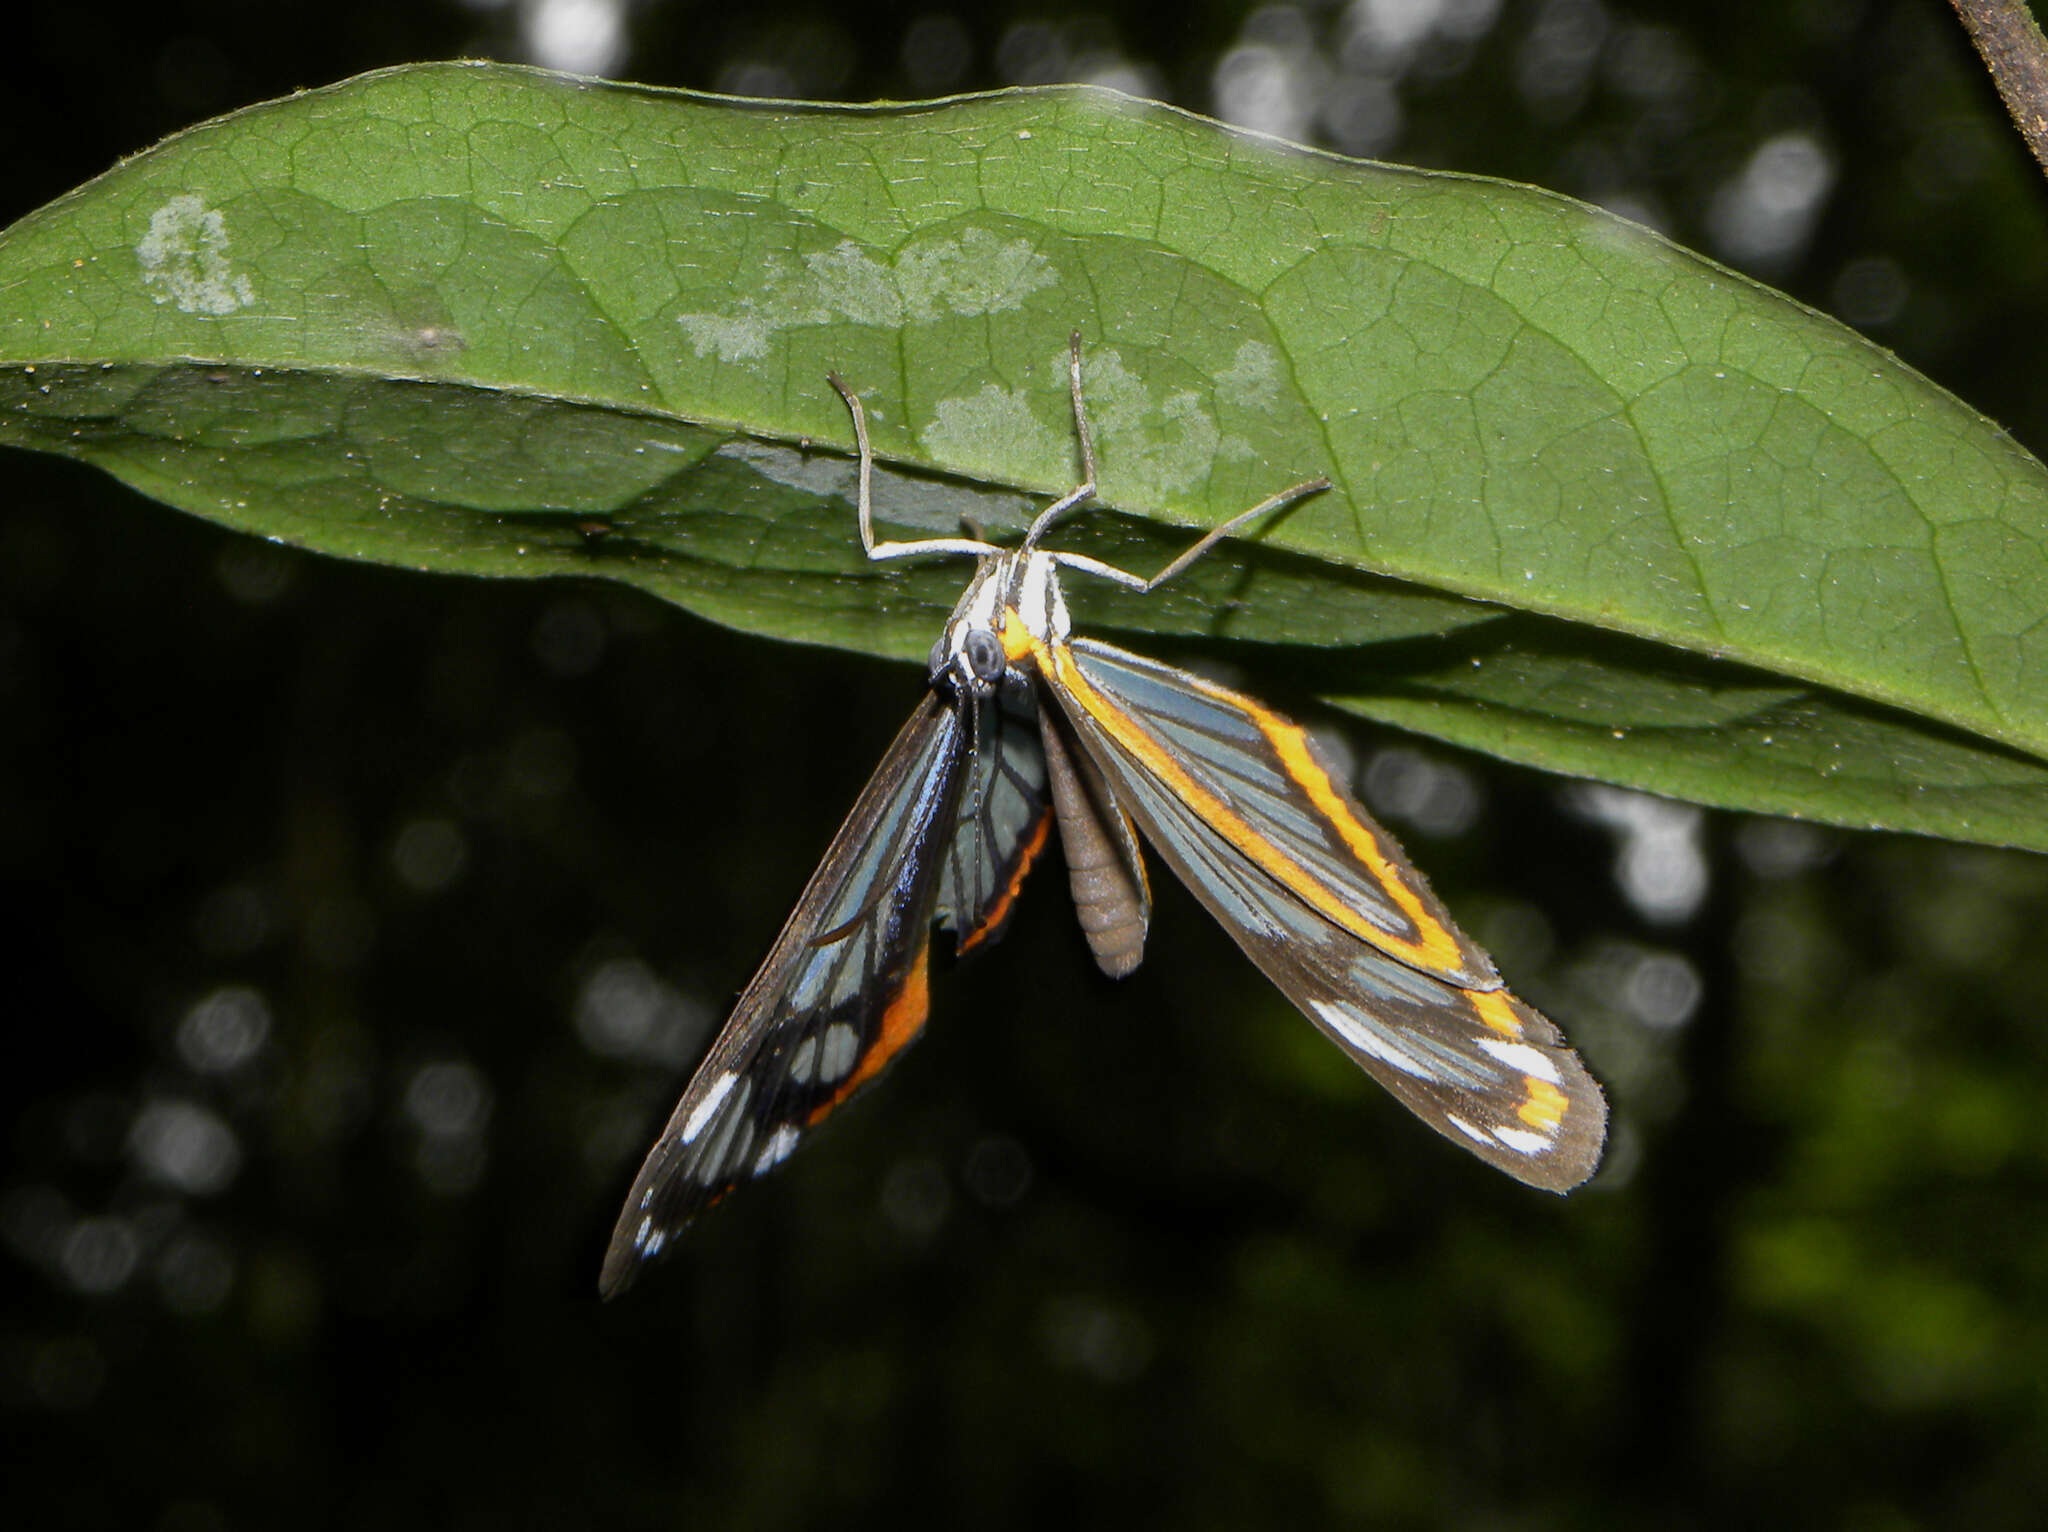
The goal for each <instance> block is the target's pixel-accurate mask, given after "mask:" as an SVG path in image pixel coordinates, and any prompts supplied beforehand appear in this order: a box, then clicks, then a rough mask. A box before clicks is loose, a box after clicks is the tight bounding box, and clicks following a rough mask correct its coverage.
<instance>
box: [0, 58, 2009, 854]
mask: <svg viewBox="0 0 2048 1532" xmlns="http://www.w3.org/2000/svg"><path fill="white" fill-rule="evenodd" d="M1074 329H1079V330H1081V331H1082V332H1083V334H1084V336H1085V337H1086V341H1087V352H1086V365H1087V372H1088V387H1089V399H1090V405H1091V410H1092V412H1093V415H1094V418H1095V421H1096V424H1097V427H1098V440H1099V446H1100V457H1101V464H1102V471H1103V486H1102V498H1103V500H1104V501H1105V502H1106V503H1108V504H1110V505H1113V506H1115V507H1116V508H1117V509H1118V511H1119V512H1120V513H1121V514H1115V515H1112V514H1108V513H1097V514H1096V515H1093V516H1088V517H1082V518H1079V519H1078V520H1077V521H1076V522H1075V523H1074V524H1073V526H1072V527H1071V529H1070V531H1069V532H1068V533H1064V534H1062V535H1063V537H1066V538H1068V539H1070V541H1068V542H1067V543H1065V544H1064V545H1066V546H1072V547H1075V548H1078V549H1082V550H1085V551H1088V552H1092V553H1095V554H1098V555H1099V556H1102V557H1107V558H1112V559H1115V560H1117V561H1118V562H1122V563H1125V564H1126V565H1127V566H1129V567H1134V568H1138V569H1146V568H1149V567H1156V565H1157V564H1160V563H1163V562H1164V561H1165V559H1166V558H1167V557H1169V556H1170V555H1171V554H1172V553H1173V552H1174V551H1175V550H1176V549H1177V548H1178V547H1180V546H1182V545H1184V543H1185V541H1186V539H1187V537H1188V535H1189V533H1188V531H1187V530H1186V529H1189V528H1194V527H1200V526H1207V525H1214V524H1216V523H1217V522H1219V521H1221V520H1222V519H1223V518H1225V517H1226V516H1228V515H1230V514H1231V513H1233V512H1235V511H1237V510H1240V509H1242V508H1244V507H1245V506H1248V505H1250V504H1253V503H1255V502H1256V501H1258V500H1260V499H1262V498H1263V497H1265V496H1266V495H1268V494H1270V493H1272V492H1273V491H1275V490H1277V489H1279V488H1281V487H1283V486H1285V485H1286V484H1288V483H1291V482H1294V481H1296V480H1299V479H1302V478H1305V477H1307V476H1309V475H1312V474H1315V473H1328V474H1329V475H1330V476H1331V477H1332V478H1333V479H1334V480H1335V482H1336V486H1337V487H1336V488H1335V489H1334V490H1332V491H1331V492H1330V493H1328V494H1325V495H1322V496H1318V497H1316V498H1314V499H1312V500H1310V501H1308V502H1306V503H1304V504H1302V505H1300V506H1298V507H1297V508H1295V509H1294V510H1292V511H1290V512H1287V513H1285V514H1283V515H1281V516H1279V517H1277V518H1275V520H1274V521H1273V523H1272V524H1271V525H1270V526H1269V527H1267V528H1264V529H1261V530H1259V531H1257V532H1255V533H1254V534H1253V535H1252V539H1250V540H1238V541H1233V542H1231V543H1229V544H1227V545H1225V546H1224V547H1222V548H1219V549H1218V550H1217V553H1216V554H1215V555H1214V556H1213V557H1211V558H1210V559H1208V560H1206V561H1204V563H1202V564H1200V565H1198V566H1196V568H1195V569H1193V570H1191V571H1190V572H1189V574H1188V575H1187V576H1186V577H1184V579H1183V580H1182V581H1180V582H1178V583H1177V584H1176V585H1175V586H1173V587H1169V588H1168V590H1166V591H1164V592H1162V593H1160V594H1159V595H1157V596H1155V597H1152V598H1150V599H1148V600H1139V599H1136V598H1133V597H1130V596H1128V595H1126V594H1124V593H1120V592H1115V591H1104V592H1101V593H1099V594H1098V593H1096V592H1092V591H1084V590H1081V589H1078V588H1077V589H1075V590H1073V591H1071V592H1070V595H1071V597H1072V599H1073V600H1074V601H1075V604H1076V605H1077V607H1078V608H1079V612H1080V616H1081V620H1082V621H1083V622H1084V623H1090V624H1092V625H1094V626H1096V627H1098V628H1112V629H1119V630H1123V631H1125V632H1130V633H1142V634H1164V635H1179V636H1183V637H1187V638H1207V639H1222V640H1229V641H1235V642H1238V643H1241V644H1256V645H1260V646H1265V647H1261V648H1258V649H1255V650H1254V649H1249V648H1247V649H1244V650H1242V651H1241V652H1242V653H1243V654H1244V655H1245V656H1247V657H1249V658H1250V659H1251V660H1252V661H1253V662H1254V663H1256V664H1258V665H1259V666H1261V667H1262V668H1263V667H1265V666H1267V665H1270V666H1272V667H1273V669H1272V674H1273V675H1275V676H1276V677H1278V678H1279V680H1278V684H1279V685H1281V686H1282V688H1283V689H1289V688H1291V689H1293V690H1296V691H1300V690H1312V691H1314V692H1317V693H1319V694H1321V695H1323V696H1326V697H1329V698H1331V699H1333V700H1336V701H1339V702H1340V703H1342V704H1343V705H1345V706H1349V707H1352V708H1355V709H1356V710H1358V711H1360V712H1364V713H1368V714H1371V715H1373V716H1376V717H1380V718H1384V719H1388V720H1390V721H1393V722H1396V723H1400V724H1403V725H1406V726H1408V727H1412V728H1416V729H1420V730H1423V731H1425V732H1429V733H1433V734H1437V735H1440V736H1442V737H1444V738H1447V739H1452V740H1456V741H1459V742H1461V743H1464V744H1468V745H1471V746H1473V747H1475V748H1478V749H1482V750H1488V751H1492V752H1494V753H1496V754H1499V755H1503V756H1508V757H1511V758H1514V759H1519V760H1525V761H1531V762H1534V763H1537V764H1540V765H1547V766H1552V767H1555V768H1557V769H1560V770H1565V771H1571V772H1578V773H1584V774H1586V775H1592V776H1598V777H1602V778H1605V779H1608V780H1611V781H1616V782H1621V783H1626V784H1630V785H1634V786H1638V787H1644V788H1649V789H1653V790H1657V791H1662V792H1669V793H1674V794H1678V795H1682V796H1686V797H1693V798H1700V799H1703V800H1706V801H1709V802H1715V803H1721V804H1728V805H1733V806H1740V807H1747V808H1759V809H1769V810H1777V811H1782V812H1789V813H1799V814H1804V815H1808V816H1811V817H1815V818H1821V819H1828V820H1833V821H1837V822H1843V823H1852V824H1869V825H1884V826H1891V827H1896V828H1903V829H1912V830H1920V831H1925V832H1929V833H1935V834H1942V835H1949V836H1956V837H1963V838H1970V839H1980V840H1987V841H1994V842H2002V843H2009V844H2015V845H2025V846H2030V847H2035V848H2041V849H2048V813H2044V812H2042V811H2043V809H2048V764H2044V760H2048V686H2044V684H2043V683H2042V681H2041V680H2040V679H2038V678H2039V677H2041V676H2044V675H2048V623H2043V622H2042V621H2041V620H2040V619H2041V618H2042V617H2043V615H2044V614H2048V559H2044V556H2043V546H2044V535H2048V475H2044V472H2043V469H2042V466H2041V464H2040V463H2038V462H2037V461H2036V460H2035V459H2033V458H2032V457H2030V456H2029V455H2028V454H2027V453H2025V452H2024V451H2022V450H2021V449H2020V448H2019V447H2017V446H2016V445H2014V444H2013V442H2012V441H2011V440H2010V439H2008V438H2007V437H2006V436H2005V435H2004V434H2003V433H2002V432H2000V431H1999V430H1998V429H1997V428H1996V427H1995V426H1993V425H1992V424H1991V423H1989V422H1988V421H1986V420H1984V419H1983V418H1982V417H1981V416H1979V415H1977V414H1975V413H1974V412H1972V411H1971V410H1969V409H1968V408H1967V407H1966V406H1964V405H1962V404H1960V403H1958V402H1957V401H1956V400H1955V399H1953V398H1951V397H1950V396H1949V395H1947V394H1945V393H1943V392H1942V391H1941V390H1940V389H1938V388H1936V387H1935V386H1934V385H1932V384H1931V383H1929V382H1928V381H1927V380H1926V379H1924V378H1922V377H1920V376H1919V375H1917V374H1916V373H1914V372H1912V371H1911V370H1910V369H1908V368H1906V367H1904V366H1902V365H1901V364H1900V363H1899V362H1898V361H1896V360H1895V359H1894V358H1892V357H1890V356H1888V355H1887V354H1886V353H1884V352H1883V351H1881V350H1879V349H1877V348H1875V347H1873V346H1871V345H1869V344H1868V343H1866V342H1864V341H1863V340H1861V339H1860V338H1858V337H1857V336H1856V335H1854V334H1853V333H1851V332H1850V331H1848V330H1846V329H1844V328H1843V327H1841V326H1840V325H1838V324H1835V323H1834V322H1832V321H1830V320H1828V319H1826V318H1824V317H1822V316H1819V315H1816V314H1814V313H1811V312H1809V311H1807V310H1805V309H1803V308H1800V307H1799V306H1797V305H1796V304H1793V303H1791V302H1790V301H1788V300H1787V299H1785V298H1783V297H1782V296H1779V295H1777V294H1774V293H1772V292H1769V291H1768V290H1765V289H1763V288H1760V287H1757V286H1756V285H1754V284H1752V283H1750V282H1748V281H1746V280H1744V279H1742V278H1740V277H1738V276H1735V275H1733V274H1731V273H1729V272H1727V271H1724V270H1722V269H1720V268H1719V267H1716V266H1714V265H1712V264H1711V263H1709V262H1707V261H1704V260H1701V259H1700V258H1698V257H1696V256H1693V255H1690V254H1688V253H1686V252H1684V251H1681V250H1677V249H1675V248H1673V247H1672V246H1671V245H1669V244H1668V243H1666V242H1664V241H1663V240H1661V239H1659V238H1658V237H1657V236H1655V235H1653V234H1650V233H1647V232H1646V231H1644V230H1642V229H1639V228H1636V227H1634V226H1632V225H1629V224H1627V223H1624V222H1622V221H1620V220H1617V219H1615V218H1612V217H1610V216H1608V215H1606V214H1603V213H1600V212H1598V211H1596V210H1594V209H1590V208H1587V207H1584V206H1581V205H1579V204H1577V203H1573V202H1570V201H1568V200H1566V199H1563V198H1560V197H1555V196H1551V195H1548V194H1546V193H1543V192H1539V191H1535V190H1531V189H1529V188H1526V187H1518V186H1511V185H1504V184H1500V183H1496V182H1486V181H1479V180H1474V179H1469V178H1463V177H1457V176H1448V175H1437V174H1428V173H1423V172H1418V171H1408V170H1398V169H1391V168H1388V167H1384V166H1377V165H1368V164H1359V163H1354V162H1349V161H1344V160H1340V159H1335V158H1332V157H1329V156H1325V155H1320V154H1315V153H1311V152H1308V151H1305V150H1299V149H1294V148H1290V147H1288V146H1285V145H1281V144H1276V143H1272V142H1268V141H1265V140H1260V139H1257V138H1253V137H1249V136H1246V135H1243V134H1238V133H1232V132H1229V131H1227V130H1225V129H1223V128H1220V127H1218V126H1216V125H1215V124H1213V123H1209V122H1205V121H1202V120H1200V119H1198V118H1193V117H1189V116H1187V115H1185V114H1182V113H1180V112H1176V111H1172V110H1169V109H1167V108H1163V107H1157V106H1151V105H1147V104H1144V103H1139V102H1134V101H1130V100H1127V99H1125V98H1123V97H1119V96H1116V95H1113V94H1109V93H1104V92H1100V91H1089V90H1076V89H1056V90H1044V91H1020V92H1011V93H1005V94H1001V95H996V96H988V97H980V98H974V99H969V100H962V101H957V102H950V103H941V104H938V105H934V106H910V107H880V108H868V109H840V108H833V109H826V108H810V107H800V106H790V105H786V104H742V103H734V102H730V101H717V100H709V99H706V98H702V97H696V96H690V95H685V94H681V93H674V92H663V91H651V90H641V89H632V88H627V87H622V86H613V85H603V84H594V83H590V82H584V81H571V80H566V79H562V78H558V77H555V76H550V75H547V74H542V73H536V72H531V71H522V70H515V69H506V68H499V67H492V66H470V65H436V66H421V67H413V68H406V69H399V70H393V71H390V72H387V73H383V74H378V75H370V76H365V77H362V78H360V79H357V80H353V81H349V82H347V83H345V84H342V85H339V86H336V87H334V88H332V89H329V90H324V91H316V92H311V93H308V94H305V95H301V96H295V97H293V98H291V99H289V100H286V101H280V102H274V103H270V104H268V105H264V106H259V107H255V108H251V109H250V110H248V111H244V112H240V113H237V114H235V115H234V116H231V117H228V118H223V119H221V120H219V121H217V122H213V123H209V124H206V125H204V126H201V127H199V128H195V129H193V130H191V131H189V132H187V133H184V134H181V135H179V136H178V137H176V138H174V139H172V140H170V141H169V142H167V143H165V144H164V145H162V146H160V147H159V148H157V149H155V150H153V151H151V152H150V153H148V154H145V155H142V156H139V157H138V158H136V159H134V160H131V161H129V162H127V163H125V164H123V165H121V166H120V167H118V168H117V169H115V170H114V171H112V172H110V173H109V174H107V175H106V176H103V177H101V178H100V179H99V180H97V181H95V182H93V183H91V184H90V185H88V186H86V187H84V188H82V189H80V190H79V191H78V192H76V193H74V194H73V195H71V196H69V197H67V198H64V199H63V200H61V201H59V202H57V203H55V204H53V205H51V206H50V207H48V208H45V209H43V210H42V211H40V212H38V213H35V214H32V215H31V216H29V217H28V218H25V219H23V220H22V221H21V222H20V223H18V224H16V225H15V226H14V227H13V228H12V229H10V230H9V231H7V233H6V234H5V235H4V236H0V440H4V441H8V442H12V443H15V444H18V445H21V446H25V447H30V448H37V449H42V450H47V451H54V452H60V453H64V454H67V455H70V456H73V457H77V458H80V459H83V460H85V461H87V462H91V463H95V464H98V465H100V466H101V467H103V468H105V469H107V470H108V471H109V472H111V473H113V474H115V475H116V476H118V477H119V478H121V479H122V480H124V481H125V482H127V483H129V484H131V485H133V486H135V487H136V488H137V489H139V490H141V491H142V492H143V493H145V494H148V495H152V496H154V497H156V498H158V499H160V500H163V501H165V502H167V503H169V504H171V505H175V506H179V507H181V508H183V509H186V510H189V511H192V512H195V513H197V514H200V515H204V516H207V517H210V518H213V519H215V520H217V521H220V522H222V523H224V524H227V525H229V526H234V527H239V528H243V529H246V530H249V531H252V532H257V533H260V534H262V535H265V536H271V537H276V538H280V539H284V540H286V541H290V542H293V543H297V544H300V545H303V546H306V547H310V548H317V549H322V550H325V551H328V552H333V553H339V554H343V555H346V556H349V557H355V558H369V559H377V560H381V561H385V562H389V563H394V564H401V565H406V566H409V567H414V568H420V569H434V570H445V571H450V572H461V573H469V574H486V575H543V574H578V575H596V576H603V577H609V578H614V579H620V580H625V581H628V582H630V583H632V584H635V585H638V586H640V587H642V588H644V589H646V590H649V591H652V592H654V593H655V594H657V595H659V596H661V597H663V598H665V599H668V600H671V601H675V602H677V603H679V604H681V605H684V606H687V607H689V608H691V609H693V610H695V611H698V612H701V613H703V614H704V615H706V616H708V617H711V618H713V619H715V620H717V621H720V622H724V623H729V624H733V625H735V626H738V627H742V628H747V629H751V630H755V631H759V632H763V633H772V634H775V635H777V636H780V637H784V638H793V639H801V640H806V641H811V642H818V643H829V644H837V645H844V646H847V647H851V648H860V649H867V650H871V651H874V652H877V653H885V654H893V655H902V656H915V655H921V654H922V653H923V652H924V650H925V649H926V647H927V646H928V645H929V643H930V640H931V637H932V635H933V633H934V632H935V631H936V627H937V623H938V621H939V619H940V617H941V616H942V614H943V613H944V612H945V611H946V610H947V609H949V608H950V605H951V602H952V598H953V595H954V594H955V592H957V590H958V589H959V588H960V586H961V584H962V583H963V574H962V571H961V570H960V569H959V568H958V567H957V566H949V565H948V564H947V563H946V562H945V561H934V562H933V563H932V564H926V565H919V566H916V567H911V566H906V565H889V566H883V567H877V566H871V565H868V564H866V563H865V562H864V561H863V560H862V558H861V556H860V550H859V546H858V542H857V540H856V538H855V536H854V528H853V517H852V512H851V509H850V503H851V491H852V483H853V473H852V464H851V461H850V460H849V457H848V455H847V452H848V445H849V442H850V436H851V432H850V428H849V424H848V421H847V418H846V414H845V411H844V409H843V407H842V406H841V404H840V401H839V400H838V398H837V397H836V396H835V395H834V394H833V393H832V391H831V390H830V389H829V388H828V387H827V386H826V384H825V374H826V372H827V371H828V370H829V371H836V372H838V373H839V374H841V375H842V376H843V377H845V378H846V379H847V380H848V381H849V382H850V383H851V384H852V386H854V387H855V388H856V389H858V390H859V391H860V392H861V394H862V396H863V397H864V398H865V399H866V401H867V403H868V408H869V410H870V412H871V417H872V420H873V423H874V427H875V436H876V443H877V448H878V450H879V451H880V453H881V454H882V456H883V457H884V459H885V460H886V462H887V463H888V464H890V465H893V466H892V467H890V468H888V469H887V470H885V472H884V473H883V474H882V475H881V476H880V478H879V482H878V502H879V504H880V507H881V510H882V516H883V519H884V520H885V521H887V522H888V523H890V525H891V526H892V528H893V529H894V530H895V531H896V533H897V534H898V535H902V534H904V533H906V532H907V533H916V532H924V533H942V534H950V533H953V532H955V531H956V530H957V528H958V527H959V525H960V523H961V519H962V517H963V516H968V517H971V518H973V519H974V520H975V521H976V522H978V523H979V524H980V525H981V526H982V527H984V528H985V529H986V530H987V531H988V532H989V533H990V534H991V535H998V536H999V535H1002V534H1004V533H1008V532H1014V531H1015V530H1017V529H1019V528H1021V527H1022V526H1023V525H1024V523H1025V522H1026V521H1027V520H1028V518H1029V515H1030V513H1031V511H1032V509H1033V506H1034V504H1035V503H1036V502H1038V501H1039V500H1041V499H1042V498H1043V497H1046V496H1049V495H1053V494H1057V493H1059V492H1060V491H1061V490H1063V489H1065V488H1066V487H1067V486H1068V485H1069V484H1070V483H1071V482H1072V481H1073V479H1074V477H1075V474H1076V454H1075V447H1074V440H1073V435H1072V432H1071V428H1070V422H1069V420H1068V417H1067V403H1066V397H1065V393H1064V385H1063V373H1062V368H1063V364H1064V357H1065V349H1066V338H1067V335H1068V333H1069V332H1070V331H1072V330H1074ZM1075 583H1076V585H1077V586H1078V584H1079V582H1078V581H1077V582H1075ZM1482 603H1484V604H1482ZM1508 609H1512V610H1508Z"/></svg>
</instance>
